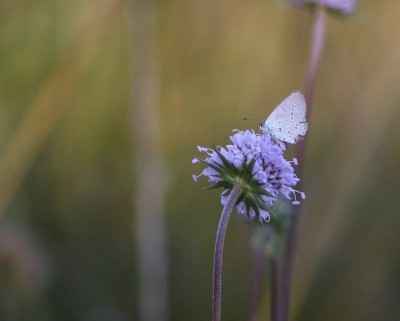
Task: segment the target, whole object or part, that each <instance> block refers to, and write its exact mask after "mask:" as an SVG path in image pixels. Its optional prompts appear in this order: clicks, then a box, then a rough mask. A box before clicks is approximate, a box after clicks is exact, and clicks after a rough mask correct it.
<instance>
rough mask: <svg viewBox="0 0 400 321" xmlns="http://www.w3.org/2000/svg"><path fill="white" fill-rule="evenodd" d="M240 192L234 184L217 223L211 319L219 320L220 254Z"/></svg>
mask: <svg viewBox="0 0 400 321" xmlns="http://www.w3.org/2000/svg"><path fill="white" fill-rule="evenodd" d="M241 193H242V190H241V188H240V187H239V186H238V185H235V186H234V187H233V189H232V191H231V193H230V194H229V198H228V201H227V203H226V205H225V207H224V209H223V211H222V214H221V218H220V221H219V224H218V230H217V238H216V240H215V251H214V287H213V321H220V320H221V276H222V254H223V253H224V241H225V234H226V228H227V227H228V222H229V217H230V216H231V213H232V210H233V208H234V207H235V204H236V201H237V200H238V199H239V196H240V194H241Z"/></svg>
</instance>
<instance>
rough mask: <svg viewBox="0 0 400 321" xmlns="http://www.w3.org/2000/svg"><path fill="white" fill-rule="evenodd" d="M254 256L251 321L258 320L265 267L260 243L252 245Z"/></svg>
mask: <svg viewBox="0 0 400 321" xmlns="http://www.w3.org/2000/svg"><path fill="white" fill-rule="evenodd" d="M252 256H253V262H252V269H251V289H250V309H249V321H257V320H258V312H259V307H260V302H261V288H262V286H261V285H262V279H263V267H264V253H263V251H262V249H261V248H260V246H259V245H258V244H254V245H253V246H252Z"/></svg>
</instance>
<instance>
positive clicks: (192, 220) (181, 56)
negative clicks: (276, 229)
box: [0, 0, 400, 321]
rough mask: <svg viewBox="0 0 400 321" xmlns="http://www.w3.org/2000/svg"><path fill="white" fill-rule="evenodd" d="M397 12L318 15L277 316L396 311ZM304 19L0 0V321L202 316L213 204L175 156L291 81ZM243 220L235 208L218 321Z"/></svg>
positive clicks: (206, 141)
mask: <svg viewBox="0 0 400 321" xmlns="http://www.w3.org/2000/svg"><path fill="white" fill-rule="evenodd" d="M399 15H400V3H399V1H397V0H386V1H373V0H361V1H359V9H358V11H357V13H356V14H354V15H352V16H351V17H346V18H343V17H338V16H330V17H329V23H328V31H327V39H326V46H325V51H324V55H323V59H322V63H321V68H320V71H319V77H318V83H317V92H316V98H315V109H314V113H313V115H312V122H311V127H310V131H309V135H310V136H309V138H310V141H309V146H308V151H307V157H306V164H305V166H306V174H305V177H304V182H305V192H306V193H307V201H306V202H305V203H304V205H305V207H304V216H303V219H302V226H301V232H300V239H299V244H298V255H297V257H296V267H295V275H294V291H293V298H292V310H291V320H299V321H312V320H325V321H329V320H363V321H374V320H377V321H378V320H397V319H400V305H399V302H400V255H399V254H400V242H399V240H400V237H399V227H400V215H399V209H400V197H399V191H400V180H399V171H400V170H399V164H400V145H399V136H400V126H399V118H400V112H399V111H400V85H399V84H400V40H399V39H400V20H399V18H398V17H399ZM311 26H312V16H311V15H310V13H309V12H307V11H304V10H299V9H293V8H291V7H290V6H288V5H287V3H285V2H281V1H278V0H274V1H266V0H250V1H240V0H229V1H222V0H217V1H215V0H214V1H209V0H205V1H197V0H174V1H169V0H163V1H150V0H142V1H140V0H137V1H134V2H131V1H122V0H96V1H93V0H70V1H61V0H3V1H1V2H0V319H1V320H4V321H19V320H21V321H22V320H24V321H25V320H26V321H30V320H32V321H33V320H44V321H46V320H69V321H71V320H85V321H88V320H89V321H95V320H100V321H103V320H115V321H125V320H138V321H148V320H154V321H166V320H174V321H179V320H207V319H209V318H210V316H211V285H212V270H211V269H212V255H213V243H214V237H215V232H216V227H217V223H218V219H219V215H220V211H221V205H220V203H219V192H218V191H212V192H209V191H204V190H203V189H202V188H203V187H205V186H206V185H207V183H206V182H205V181H204V180H200V181H199V182H198V183H194V182H193V180H192V178H191V175H192V174H193V173H199V172H200V171H201V166H200V165H192V164H191V160H192V159H193V158H194V157H197V156H199V154H198V152H197V150H196V146H197V145H201V146H212V145H219V144H220V145H223V144H226V143H228V136H229V135H230V134H231V131H232V129H235V128H237V129H245V128H249V127H251V128H255V129H256V128H257V123H256V122H254V123H253V122H245V121H243V120H242V118H243V117H255V118H266V117H267V116H268V115H269V113H270V112H271V111H272V110H273V108H274V107H275V106H276V105H277V104H278V103H279V102H280V101H281V100H282V99H283V98H284V97H286V96H287V95H288V94H289V93H290V92H292V91H294V90H297V89H302V88H303V87H304V80H305V73H306V68H307V59H308V50H309V49H308V48H309V43H310V32H311ZM292 148H293V147H291V149H292ZM292 152H293V151H292V150H289V154H290V153H292ZM250 232H251V229H250V228H249V225H248V224H242V222H239V221H238V220H236V219H235V218H234V219H232V220H231V223H230V226H229V230H228V235H227V240H226V247H225V256H224V271H223V318H224V319H225V320H246V318H247V314H248V303H249V299H248V297H249V287H250V277H249V273H250V268H251V255H250V241H249V239H250ZM264 282H265V284H264V285H265V288H266V292H265V296H264V297H263V300H262V309H261V311H260V315H261V318H260V320H267V318H268V299H269V298H268V291H267V288H268V281H267V280H265V281H264ZM149 299H150V309H149V307H148V304H149ZM146 305H147V307H146ZM149 310H150V312H149Z"/></svg>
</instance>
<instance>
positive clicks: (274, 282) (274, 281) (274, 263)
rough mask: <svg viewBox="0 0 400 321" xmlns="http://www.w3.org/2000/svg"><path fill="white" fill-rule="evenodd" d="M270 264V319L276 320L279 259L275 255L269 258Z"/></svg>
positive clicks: (278, 296) (278, 302)
mask: <svg viewBox="0 0 400 321" xmlns="http://www.w3.org/2000/svg"><path fill="white" fill-rule="evenodd" d="M270 266H271V271H270V273H271V285H270V287H271V321H277V320H278V313H279V306H280V298H281V296H280V293H279V291H280V275H279V259H278V257H277V256H276V255H274V256H271V258H270Z"/></svg>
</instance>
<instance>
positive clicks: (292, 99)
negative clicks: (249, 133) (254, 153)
mask: <svg viewBox="0 0 400 321" xmlns="http://www.w3.org/2000/svg"><path fill="white" fill-rule="evenodd" d="M306 108H307V105H306V100H305V98H304V96H303V94H302V93H301V92H299V91H296V92H293V93H291V94H290V95H289V96H288V97H286V98H285V99H284V100H283V101H282V102H281V103H280V104H279V105H278V107H276V108H275V110H274V111H273V112H272V113H271V115H269V117H268V118H267V120H266V121H265V123H262V124H261V125H260V129H261V131H262V132H263V133H264V134H270V135H271V137H272V138H273V139H275V140H276V141H280V142H286V143H289V144H296V143H297V142H298V141H299V140H300V139H301V138H302V137H303V136H304V135H305V134H306V132H307V128H308V125H307V121H306Z"/></svg>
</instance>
